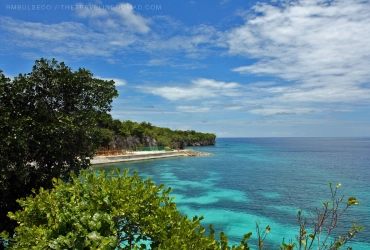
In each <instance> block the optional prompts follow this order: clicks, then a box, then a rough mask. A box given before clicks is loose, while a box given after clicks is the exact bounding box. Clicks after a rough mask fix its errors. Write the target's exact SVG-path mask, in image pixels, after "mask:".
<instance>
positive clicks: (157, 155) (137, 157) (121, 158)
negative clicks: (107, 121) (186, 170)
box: [90, 150, 210, 165]
mask: <svg viewBox="0 0 370 250" xmlns="http://www.w3.org/2000/svg"><path fill="white" fill-rule="evenodd" d="M199 155H210V154H209V153H204V152H196V151H193V150H179V151H141V152H133V153H131V154H121V155H108V156H95V157H94V158H93V159H91V160H90V163H91V165H101V164H108V163H117V162H130V161H142V160H151V159H161V158H169V157H181V156H199Z"/></svg>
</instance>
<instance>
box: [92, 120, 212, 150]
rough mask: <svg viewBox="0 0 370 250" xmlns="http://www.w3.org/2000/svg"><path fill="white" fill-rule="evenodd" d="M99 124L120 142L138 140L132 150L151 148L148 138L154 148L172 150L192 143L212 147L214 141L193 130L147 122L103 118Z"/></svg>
mask: <svg viewBox="0 0 370 250" xmlns="http://www.w3.org/2000/svg"><path fill="white" fill-rule="evenodd" d="M99 124H100V126H101V127H102V128H106V129H109V130H111V131H113V132H114V134H115V135H116V136H117V137H118V138H120V139H121V140H125V138H127V137H136V138H138V139H139V143H137V144H135V145H130V147H133V148H134V147H135V146H153V145H152V144H151V143H152V142H148V141H147V139H148V137H149V138H151V139H154V140H155V143H156V145H155V146H167V147H172V148H183V147H185V146H187V145H192V144H194V143H200V144H202V145H213V144H214V143H215V140H216V135H214V134H210V133H200V132H196V131H194V130H191V131H182V130H171V129H169V128H161V127H156V126H153V125H152V124H151V123H149V122H141V123H137V122H133V121H130V120H127V121H122V122H121V121H119V120H113V118H112V117H110V118H109V117H105V118H104V120H102V121H101V122H100V123H99ZM101 146H104V145H101ZM126 147H127V145H126Z"/></svg>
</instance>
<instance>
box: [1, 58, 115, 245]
mask: <svg viewBox="0 0 370 250" xmlns="http://www.w3.org/2000/svg"><path fill="white" fill-rule="evenodd" d="M116 96H117V91H116V89H115V86H114V82H113V81H103V80H100V79H95V78H93V74H92V73H91V72H90V71H88V70H85V69H81V68H80V69H78V70H77V71H75V72H73V71H72V70H71V68H69V67H67V66H66V65H65V64H64V63H58V62H57V61H56V60H54V59H53V60H52V61H49V60H46V59H43V58H42V59H40V60H38V61H36V62H35V65H34V66H33V68H32V72H30V73H28V74H23V75H22V74H20V75H19V76H17V77H15V78H14V79H13V80H10V79H8V78H5V76H4V75H3V74H2V73H1V72H0V114H1V115H0V131H1V137H0V193H1V196H0V221H1V224H0V232H1V231H3V230H8V231H9V233H11V234H12V232H13V229H14V227H15V226H16V225H15V224H14V222H12V221H10V220H9V219H8V217H7V216H6V214H7V212H8V211H13V212H14V211H16V210H17V209H19V206H18V204H17V203H16V199H18V198H21V197H25V196H27V195H29V194H30V193H31V190H32V188H36V189H38V188H39V187H44V188H50V187H51V186H52V184H51V180H52V178H53V177H57V178H61V179H63V180H64V181H68V180H70V173H71V172H74V173H76V174H78V173H79V171H80V170H81V169H84V168H87V167H88V166H89V162H90V160H89V159H90V157H92V156H93V155H94V151H95V148H96V144H98V143H100V141H101V139H102V138H99V137H98V135H99V130H98V129H99V128H98V126H97V125H98V122H99V117H100V116H102V115H103V114H106V113H107V112H108V111H110V109H111V102H112V98H114V97H116ZM0 248H1V246H0Z"/></svg>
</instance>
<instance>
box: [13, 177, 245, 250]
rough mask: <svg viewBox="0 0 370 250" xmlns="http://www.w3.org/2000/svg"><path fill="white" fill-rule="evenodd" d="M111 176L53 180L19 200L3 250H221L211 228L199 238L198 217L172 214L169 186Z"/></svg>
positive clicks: (225, 244)
mask: <svg viewBox="0 0 370 250" xmlns="http://www.w3.org/2000/svg"><path fill="white" fill-rule="evenodd" d="M115 174H116V175H115V176H113V177H112V178H109V176H107V175H106V174H105V173H104V172H100V174H99V175H97V174H96V173H93V172H90V173H88V172H86V171H85V172H83V173H82V174H81V177H80V178H77V177H76V176H73V183H74V184H71V183H64V182H63V181H61V180H54V189H52V190H50V191H47V190H43V189H41V190H40V192H39V193H38V194H37V195H36V196H35V197H28V198H27V199H23V200H22V201H20V204H21V206H22V208H23V210H22V211H18V212H16V213H12V214H11V215H10V217H11V218H13V219H15V220H17V221H18V222H19V223H20V224H19V226H18V227H17V229H16V237H15V238H13V239H11V241H10V247H9V248H11V249H31V248H36V249H112V250H113V249H136V248H137V249H148V248H149V249H170V250H173V249H187V250H190V249H194V250H201V249H226V246H227V238H226V236H223V238H222V241H221V242H219V241H217V240H216V239H215V237H214V232H213V230H211V233H210V234H209V235H205V229H204V228H203V227H202V226H201V225H200V221H201V219H202V218H197V217H195V218H193V219H189V218H187V217H186V216H184V215H181V214H180V213H179V212H178V210H177V208H176V204H175V203H174V202H172V199H171V198H170V197H169V193H170V190H171V189H170V188H167V189H166V188H164V185H160V186H156V185H155V184H154V183H153V182H152V181H151V180H150V179H147V180H145V181H144V180H141V179H140V178H138V176H137V174H134V175H133V176H128V175H127V171H126V172H125V173H124V175H120V174H119V172H118V171H117V172H116V173H115ZM248 236H249V235H246V237H245V238H248ZM144 243H146V245H145V244H144ZM222 246H223V247H222ZM246 246H247V243H246V242H245V243H243V244H241V246H240V247H239V248H237V249H247V248H244V247H246Z"/></svg>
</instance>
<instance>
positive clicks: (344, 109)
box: [0, 0, 370, 137]
mask: <svg viewBox="0 0 370 250" xmlns="http://www.w3.org/2000/svg"><path fill="white" fill-rule="evenodd" d="M0 45H1V46H0V69H2V70H3V71H4V74H5V75H6V76H8V77H13V76H15V75H18V74H19V73H27V72H30V71H31V67H32V65H33V64H34V61H35V60H36V59H39V58H41V57H45V58H49V59H51V58H56V59H57V60H58V61H64V62H65V63H66V64H67V65H68V66H70V67H72V69H75V70H76V69H78V68H79V67H82V68H86V69H89V70H91V71H92V72H93V74H94V76H95V77H97V78H102V79H113V80H115V81H116V86H117V89H118V91H119V95H120V96H119V98H117V99H115V100H114V103H113V110H112V115H113V117H114V118H117V119H121V120H133V121H137V122H141V121H147V122H151V123H152V124H153V125H156V126H161V127H169V128H171V129H182V130H188V129H194V130H197V131H201V132H211V133H216V135H217V136H218V137H265V136H266V137H276V136H282V137H285V136H370V108H369V107H370V105H369V104H370V2H369V0H361V1H359V0H331V1H326V0H302V1H294V0H287V1H279V0H274V1H260V2H259V1H245V0H243V1H242V0H199V1H185V0H137V1H127V2H121V1H114V0H95V1H94V0H91V1H86V0H81V1H69V0H63V1H61V0H53V1H46V0H37V1H36V0H12V1H10V0H4V1H1V3H0Z"/></svg>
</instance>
